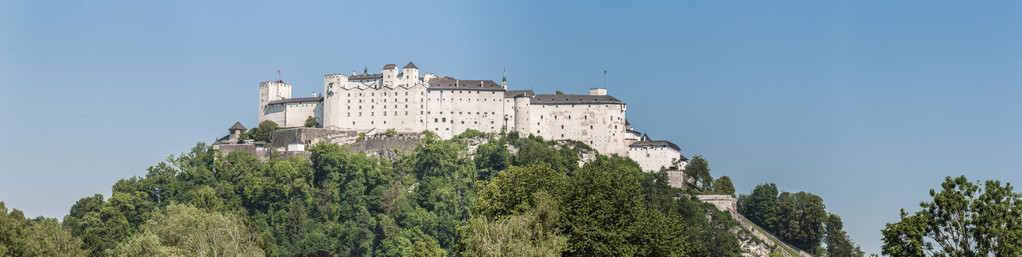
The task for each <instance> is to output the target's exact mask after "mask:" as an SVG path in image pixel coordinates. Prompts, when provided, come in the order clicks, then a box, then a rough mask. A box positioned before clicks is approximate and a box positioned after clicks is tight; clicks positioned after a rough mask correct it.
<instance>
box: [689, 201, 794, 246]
mask: <svg viewBox="0 0 1022 257" xmlns="http://www.w3.org/2000/svg"><path fill="white" fill-rule="evenodd" d="M696 197H697V198H699V200H700V201H703V202H706V203H711V204H713V205H714V206H716V207H717V209H719V210H721V211H726V212H728V213H731V217H734V219H735V220H736V221H738V224H739V225H740V226H742V228H745V229H746V230H749V231H750V232H752V235H753V236H755V237H756V238H759V239H760V240H763V242H766V243H767V244H768V245H770V246H775V245H780V247H781V253H782V254H784V256H787V257H794V256H800V257H812V256H813V255H812V254H809V253H808V252H806V251H803V250H800V249H798V248H796V247H794V246H792V245H790V244H788V243H785V242H784V241H781V240H780V239H777V237H776V236H774V235H773V234H770V232H767V231H766V230H764V229H763V228H760V227H759V226H757V225H756V224H754V223H752V222H751V221H749V219H748V218H745V216H743V215H742V214H740V213H738V211H737V209H738V208H737V207H738V205H737V203H738V199H735V198H734V197H733V196H730V195H697V196H696Z"/></svg>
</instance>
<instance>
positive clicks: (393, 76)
mask: <svg viewBox="0 0 1022 257" xmlns="http://www.w3.org/2000/svg"><path fill="white" fill-rule="evenodd" d="M380 74H381V75H383V85H384V86H391V87H392V86H394V85H396V84H397V83H395V82H396V81H398V77H397V64H387V65H384V66H383V70H380Z"/></svg>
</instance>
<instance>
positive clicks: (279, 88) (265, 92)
mask: <svg viewBox="0 0 1022 257" xmlns="http://www.w3.org/2000/svg"><path fill="white" fill-rule="evenodd" d="M288 98H291V84H288V83H284V81H282V80H277V81H266V82H259V120H263V117H264V115H266V105H267V104H269V103H270V102H272V101H276V100H281V99H288Z"/></svg>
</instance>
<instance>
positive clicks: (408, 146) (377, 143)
mask: <svg viewBox="0 0 1022 257" xmlns="http://www.w3.org/2000/svg"><path fill="white" fill-rule="evenodd" d="M421 139H422V137H421V136H420V135H407V136H390V137H388V136H385V135H377V136H368V137H366V139H365V140H363V141H362V142H355V143H352V144H351V150H353V151H360V152H372V151H376V150H400V151H414V150H415V145H416V144H418V143H419V140H421Z"/></svg>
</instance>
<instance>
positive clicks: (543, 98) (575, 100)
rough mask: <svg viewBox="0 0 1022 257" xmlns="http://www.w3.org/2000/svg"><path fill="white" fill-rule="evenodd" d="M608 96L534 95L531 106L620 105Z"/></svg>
mask: <svg viewBox="0 0 1022 257" xmlns="http://www.w3.org/2000/svg"><path fill="white" fill-rule="evenodd" d="M621 103H623V102H621V100H617V98H614V97H613V96H609V95H536V96H535V97H533V98H532V104H621Z"/></svg>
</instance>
